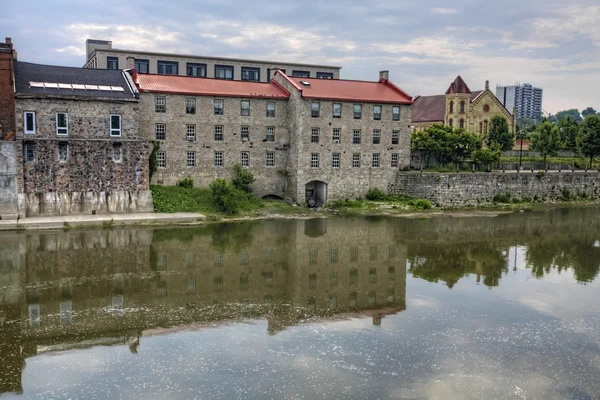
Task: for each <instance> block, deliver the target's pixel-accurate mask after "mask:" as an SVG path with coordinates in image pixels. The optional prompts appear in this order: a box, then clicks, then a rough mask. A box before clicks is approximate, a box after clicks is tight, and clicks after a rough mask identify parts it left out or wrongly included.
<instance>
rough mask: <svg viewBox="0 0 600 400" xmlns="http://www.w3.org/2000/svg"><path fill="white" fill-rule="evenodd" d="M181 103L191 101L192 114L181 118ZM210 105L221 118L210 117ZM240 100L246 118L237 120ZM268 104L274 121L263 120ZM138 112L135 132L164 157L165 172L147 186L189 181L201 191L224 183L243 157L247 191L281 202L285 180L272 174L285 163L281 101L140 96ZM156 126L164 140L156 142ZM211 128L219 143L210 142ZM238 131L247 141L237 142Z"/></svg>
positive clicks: (284, 119)
mask: <svg viewBox="0 0 600 400" xmlns="http://www.w3.org/2000/svg"><path fill="white" fill-rule="evenodd" d="M157 96H162V97H165V100H166V109H165V112H156V109H155V101H156V97H157ZM186 99H195V104H196V105H195V112H194V113H187V112H186ZM215 100H221V101H222V102H223V114H222V115H215V111H214V110H215V109H214V104H215ZM242 100H247V101H249V102H250V115H249V116H242V115H241V101H242ZM268 102H273V103H274V104H275V116H274V117H267V103H268ZM140 109H141V112H140V130H141V132H143V133H144V134H145V135H146V137H147V138H148V139H149V140H156V141H157V142H158V143H159V146H160V147H159V151H160V152H163V154H164V157H165V166H164V167H161V166H159V167H158V168H157V171H156V173H155V174H154V175H153V177H152V180H153V183H155V184H161V185H175V184H176V183H177V181H179V180H181V179H183V178H185V177H191V178H192V179H194V184H195V185H196V186H199V187H207V186H208V185H209V184H210V183H211V182H212V181H213V180H214V179H217V178H227V179H230V178H231V174H232V171H233V168H232V167H233V165H234V164H236V163H240V164H241V163H242V153H247V155H248V163H249V167H248V168H249V169H250V170H251V171H252V172H253V174H254V177H255V178H256V182H255V183H254V185H253V187H254V189H255V192H256V194H257V195H258V196H267V195H274V196H278V197H282V198H283V197H284V190H285V178H284V177H282V176H281V175H280V174H278V172H277V171H279V170H282V169H285V166H286V161H287V158H288V150H287V144H288V143H289V140H290V138H289V130H288V126H287V121H288V104H287V101H285V100H279V99H269V100H266V99H257V98H241V97H215V96H184V95H170V94H159V93H141V94H140ZM157 124H163V125H164V128H165V133H164V139H162V137H163V136H158V138H157V133H156V132H157V131H156V125H157ZM188 127H193V128H192V129H193V131H194V132H195V135H194V136H195V138H194V139H192V140H188ZM215 127H222V138H223V140H215ZM242 127H247V128H248V140H243V139H242ZM268 127H269V128H270V127H272V128H273V132H274V135H275V136H274V141H273V142H269V141H267V128H268ZM217 129H218V128H217ZM244 129H245V128H244ZM188 152H192V153H194V154H195V155H194V157H195V165H194V166H187V165H188V160H187V156H188ZM216 152H222V154H223V163H222V166H221V167H216V166H215V153H216ZM267 152H272V153H273V157H274V161H273V165H272V166H267Z"/></svg>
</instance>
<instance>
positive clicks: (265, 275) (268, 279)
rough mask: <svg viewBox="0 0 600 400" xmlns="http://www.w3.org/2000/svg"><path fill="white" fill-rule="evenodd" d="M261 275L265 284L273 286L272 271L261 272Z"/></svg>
mask: <svg viewBox="0 0 600 400" xmlns="http://www.w3.org/2000/svg"><path fill="white" fill-rule="evenodd" d="M261 275H262V277H263V284H264V285H265V286H273V272H263V273H262V274H261Z"/></svg>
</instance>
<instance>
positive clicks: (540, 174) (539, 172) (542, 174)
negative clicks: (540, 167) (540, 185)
mask: <svg viewBox="0 0 600 400" xmlns="http://www.w3.org/2000/svg"><path fill="white" fill-rule="evenodd" d="M544 175H546V173H545V172H544V171H538V173H537V174H536V178H538V179H542V178H543V177H544Z"/></svg>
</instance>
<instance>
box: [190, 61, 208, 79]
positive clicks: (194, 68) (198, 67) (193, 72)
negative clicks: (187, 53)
mask: <svg viewBox="0 0 600 400" xmlns="http://www.w3.org/2000/svg"><path fill="white" fill-rule="evenodd" d="M186 70H187V71H186V72H187V76H197V77H199V78H206V64H196V63H187V65H186Z"/></svg>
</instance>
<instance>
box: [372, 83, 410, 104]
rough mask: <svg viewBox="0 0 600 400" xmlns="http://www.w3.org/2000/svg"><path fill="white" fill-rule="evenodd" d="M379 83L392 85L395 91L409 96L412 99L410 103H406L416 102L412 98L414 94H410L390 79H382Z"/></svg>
mask: <svg viewBox="0 0 600 400" xmlns="http://www.w3.org/2000/svg"><path fill="white" fill-rule="evenodd" d="M379 83H383V84H384V85H387V86H389V87H391V88H392V89H394V90H395V91H397V92H398V93H400V94H401V95H404V96H406V97H408V98H409V99H410V103H406V104H412V103H413V102H414V100H413V99H412V96H411V95H410V94H408V93H406V92H405V91H404V90H402V89H400V87H399V86H396V84H394V83H393V82H392V81H390V80H389V79H380V80H379Z"/></svg>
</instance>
